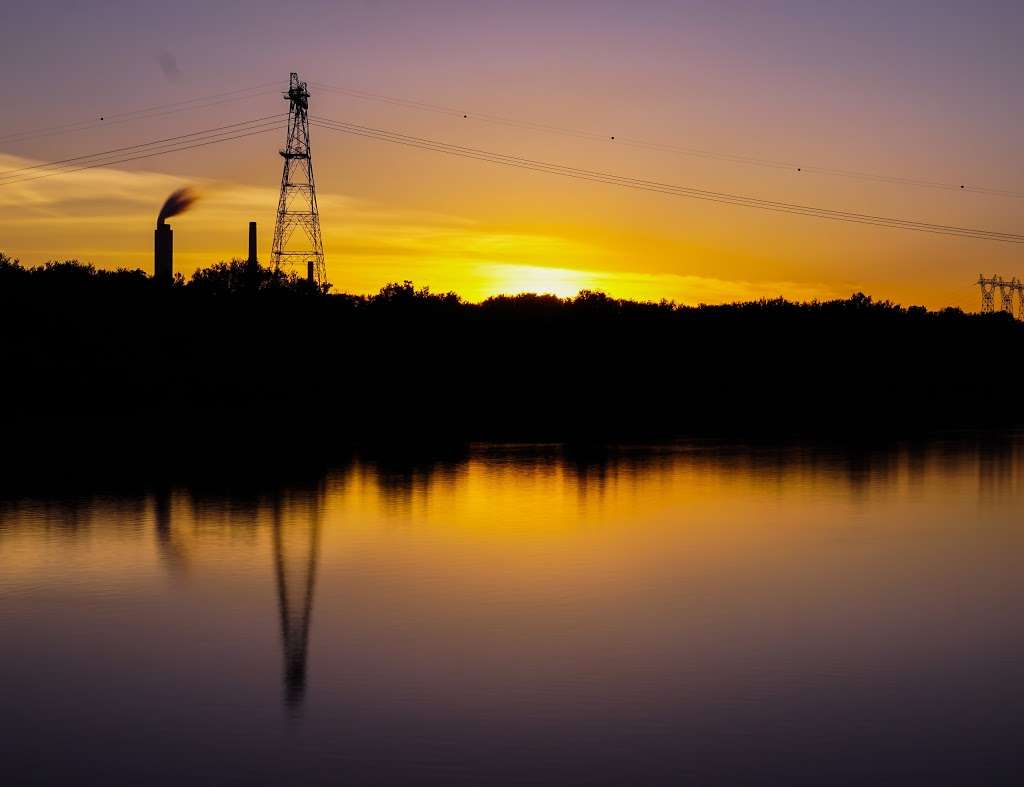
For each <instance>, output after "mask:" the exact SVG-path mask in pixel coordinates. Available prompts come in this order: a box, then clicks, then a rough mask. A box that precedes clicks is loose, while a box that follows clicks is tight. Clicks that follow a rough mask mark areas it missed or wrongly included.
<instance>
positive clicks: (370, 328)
mask: <svg viewBox="0 0 1024 787" xmlns="http://www.w3.org/2000/svg"><path fill="white" fill-rule="evenodd" d="M0 330H2V335H3V341H2V346H0V364H2V367H0V368H2V369H3V370H4V379H5V383H4V394H3V396H4V402H3V409H2V413H3V414H2V416H0V418H2V420H3V423H4V426H5V430H6V432H7V434H9V435H17V434H27V435H29V436H36V437H38V436H39V435H43V434H45V435H51V436H52V441H51V442H50V443H49V445H51V446H53V447H54V450H58V447H59V446H63V445H66V444H67V443H68V442H69V441H72V440H74V439H80V440H82V441H86V442H87V443H88V444H95V443H96V435H98V434H99V435H112V436H113V435H116V436H119V437H120V436H124V435H128V436H130V437H135V438H138V440H139V441H141V442H146V443H147V444H149V445H171V444H173V443H174V441H175V440H179V441H190V442H189V444H190V445H195V444H198V443H196V442H195V441H199V440H201V441H203V442H202V445H203V446H204V448H203V451H204V452H206V456H207V458H210V457H215V456H216V450H217V449H216V446H218V445H220V444H222V443H235V444H237V443H238V442H239V441H243V442H245V443H246V444H252V445H258V444H261V443H262V442H264V441H266V442H271V441H275V445H276V444H277V442H276V441H281V442H282V444H286V445H292V444H293V445H310V444H313V443H316V444H318V445H326V444H340V443H351V442H360V441H364V442H365V441H370V442H373V441H399V442H410V443H414V442H417V441H423V440H425V439H428V438H429V439H431V440H443V441H448V440H450V441H461V440H473V439H497V440H569V441H602V440H616V439H649V438H671V437H675V436H680V435H696V434H731V435H739V436H755V435H758V436H760V435H771V436H779V435H791V434H819V435H842V436H851V435H852V436H861V435H871V434H874V435H895V434H898V433H906V432H911V431H920V430H930V429H938V428H948V427H961V426H964V427H966V426H992V425H998V426H1009V425H1011V424H1014V423H1015V422H1016V408H1015V407H1014V406H1013V399H1012V394H1014V393H1016V391H1017V389H1018V385H1017V382H1016V379H1017V376H1018V374H1017V368H1018V366H1017V364H1016V363H1015V362H1014V359H1015V358H1016V351H1017V348H1018V342H1022V339H1024V325H1022V324H1021V323H1018V322H1017V321H1015V320H1014V319H1012V318H1011V317H1010V316H1009V315H1005V314H994V315H979V314H965V313H963V312H962V311H960V310H959V309H952V308H950V309H944V310H942V311H938V312H933V311H928V310H926V309H924V308H923V307H909V308H904V307H901V306H898V305H895V304H892V303H889V302H877V301H873V300H872V299H871V298H870V297H868V296H865V295H862V294H856V295H854V296H852V297H851V298H849V299H846V300H835V301H826V302H812V303H791V302H788V301H785V300H781V299H779V300H762V301H756V302H750V303H737V304H731V305H723V306H696V307H690V306H679V305H676V304H673V303H669V302H661V303H637V302H633V301H624V300H618V299H614V298H610V297H608V296H606V295H604V294H602V293H599V292H581V293H580V294H579V295H577V296H576V297H575V298H568V299H563V298H557V297H554V296H548V295H517V296H501V297H495V298H490V299H488V300H486V301H484V302H482V303H479V304H472V303H466V302H464V301H463V300H461V299H460V298H459V297H458V296H457V295H455V294H453V293H446V294H435V293H431V292H429V291H428V290H427V289H416V288H414V287H413V285H412V284H410V283H408V282H406V283H403V284H389V285H388V286H386V287H384V288H383V289H382V290H381V291H380V293H378V294H377V295H373V296H353V295H340V294H327V295H325V294H321V293H318V292H316V291H315V290H314V288H313V287H311V285H309V284H308V283H307V282H305V281H304V280H303V279H300V278H297V277H295V276H289V275H282V274H278V273H275V272H273V271H271V270H269V269H267V268H264V267H260V266H255V267H254V266H251V265H248V264H247V263H245V262H238V261H232V262H229V263H220V264H218V265H215V266H212V267H210V268H206V269H203V270H200V271H197V272H196V273H195V274H194V275H193V276H192V277H191V279H190V280H188V281H187V282H185V281H184V280H182V279H180V278H179V279H177V280H176V281H175V283H174V284H173V285H172V286H160V285H159V284H158V283H156V282H154V281H153V280H152V279H151V278H149V277H148V276H146V275H145V274H144V273H143V272H141V271H126V270H122V271H113V272H111V271H103V270H98V269H95V268H93V267H91V266H87V265H82V264H79V263H77V262H60V263H49V264H47V265H45V266H41V267H35V268H26V267H24V266H21V265H20V264H18V263H17V262H15V261H12V260H10V259H9V258H7V257H3V256H2V255H0ZM76 435H77V436H78V437H75V436H76ZM221 438H223V439H221ZM112 440H113V438H112ZM114 442H115V443H117V444H118V445H120V444H121V443H119V442H117V441H114ZM283 450H287V449H283Z"/></svg>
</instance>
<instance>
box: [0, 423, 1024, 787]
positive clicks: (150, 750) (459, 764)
mask: <svg viewBox="0 0 1024 787" xmlns="http://www.w3.org/2000/svg"><path fill="white" fill-rule="evenodd" d="M1022 512H1024V442H1021V441H1019V440H1013V439H1006V440H1002V441H999V442H997V443H995V444H992V443H991V442H990V441H989V442H986V441H981V440H978V439H976V438H964V437H961V438H957V439H947V440H938V441H932V442H930V443H928V444H925V445H913V446H905V445H897V446H894V447H890V448H886V449H884V450H878V451H868V452H864V451H858V452H850V451H844V450H829V449H823V448H813V447H791V448H785V449H778V448H775V449H764V448H759V449H746V448H737V447H723V446H709V445H696V446H676V447H671V448H656V449H631V450H621V451H617V452H615V453H614V454H612V455H605V456H603V457H601V458H597V459H595V458H592V457H590V458H579V457H574V456H571V455H567V454H566V453H565V452H564V451H562V450H560V449H558V448H544V447H540V448H538V447H533V448H498V447H477V448H475V449H473V450H472V451H470V452H469V453H468V454H467V455H466V456H463V457H459V458H457V459H455V460H452V461H447V462H439V463H430V462H421V463H418V464H411V465H393V464H386V463H385V464H382V463H380V462H371V461H366V462H353V463H352V464H349V465H346V466H344V467H339V468H337V469H336V470H333V471H331V472H328V473H326V474H324V475H322V476H318V477H314V478H309V479H305V480H304V481H302V482H299V483H294V484H282V485H279V486H271V485H268V486H263V487H261V488H255V489H254V488H252V487H249V488H244V487H242V488H238V487H236V488H234V489H233V490H232V488H230V487H228V488H225V487H220V486H218V485H217V484H216V483H213V484H203V485H200V486H195V485H191V486H190V485H173V484H167V485H160V484H151V485H149V486H146V487H145V488H141V487H140V488H136V489H131V490H127V491H126V490H123V489H122V490H120V491H117V492H103V493H99V492H90V493H87V494H77V495H64V496H52V495H49V494H48V495H43V494H40V493H34V494H28V493H24V492H19V491H18V490H10V491H8V492H7V493H5V494H4V496H3V498H2V499H0V632H2V637H3V640H2V648H0V699H2V701H0V733H2V734H0V769H2V775H0V782H2V783H3V784H5V785H6V784H10V785H30V784H44V785H56V784H62V785H63V784H85V783H94V784H104V785H122V784H123V785H134V784H175V785H177V784H182V785H185V784H210V785H216V784H245V785H249V784H286V783H291V784H310V785H316V784H352V785H375V784H382V785H391V784H395V785H404V784H445V785H492V784H494V785H505V784H551V785H574V784H609V785H611V784H614V785H626V784H637V785H662V784H664V785H668V784H673V785H676V784H693V785H745V784H766V785H767V784H779V785H791V784H815V785H831V784H871V785H877V784H893V785H907V784H928V785H943V784H949V785H990V784H1020V783H1021V773H1022V770H1024V769H1022V761H1021V760H1022V757H1021V754H1020V751H1021V733H1022V727H1024V722H1022V718H1024V570H1022V562H1024V561H1022V558H1024V523H1022V519H1021V514H1022Z"/></svg>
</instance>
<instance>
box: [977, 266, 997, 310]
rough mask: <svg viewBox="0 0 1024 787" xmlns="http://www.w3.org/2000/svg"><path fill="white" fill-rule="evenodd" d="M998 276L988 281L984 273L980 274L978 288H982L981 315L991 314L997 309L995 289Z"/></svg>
mask: <svg viewBox="0 0 1024 787" xmlns="http://www.w3.org/2000/svg"><path fill="white" fill-rule="evenodd" d="M998 278H999V277H998V276H993V277H992V278H991V279H986V278H985V274H984V273H980V274H978V286H979V287H981V313H982V314H991V313H992V312H994V311H995V310H996V309H995V298H994V297H993V296H994V295H995V289H996V281H997V280H998Z"/></svg>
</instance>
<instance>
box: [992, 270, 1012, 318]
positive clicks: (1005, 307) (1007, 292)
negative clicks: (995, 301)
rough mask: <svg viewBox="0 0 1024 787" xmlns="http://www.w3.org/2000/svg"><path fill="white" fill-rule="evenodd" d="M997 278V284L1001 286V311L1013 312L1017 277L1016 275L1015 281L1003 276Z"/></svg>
mask: <svg viewBox="0 0 1024 787" xmlns="http://www.w3.org/2000/svg"><path fill="white" fill-rule="evenodd" d="M995 278H996V279H997V280H998V281H997V283H996V286H997V287H998V288H999V311H1004V312H1006V313H1007V314H1013V291H1014V290H1015V289H1017V279H1016V277H1014V279H1013V281H1006V280H1005V279H1003V277H1002V276H996V277H995Z"/></svg>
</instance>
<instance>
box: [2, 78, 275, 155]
mask: <svg viewBox="0 0 1024 787" xmlns="http://www.w3.org/2000/svg"><path fill="white" fill-rule="evenodd" d="M277 84H279V83H278V82H277V81H274V82H265V83H262V84H260V85H254V86H252V87H246V88H239V89H238V90H229V91H227V92H225V93H214V94H213V95H209V96H199V97H196V98H190V99H185V100H183V101H175V102H172V103H170V104H157V105H155V106H151V107H145V108H143V109H136V110H130V111H127V112H118V113H115V114H112V115H104V116H103V117H102V118H100V120H96V119H92V120H80V121H77V122H75V123H64V124H61V125H56V126H47V127H42V128H35V129H26V130H23V131H16V132H11V133H9V134H6V135H2V136H0V144H17V143H20V142H26V141H30V140H34V139H39V138H42V137H49V136H54V135H57V134H70V133H74V132H77V131H88V130H90V129H94V128H100V127H105V126H113V125H119V124H121V123H129V122H132V121H135V120H147V119H149V118H156V117H164V116H166V115H172V114H175V113H178V112H186V111H190V110H194V109H206V108H207V107H212V106H219V105H221V104H229V103H232V102H234V101H244V100H246V99H249V98H256V97H258V96H265V95H270V94H271V93H277V92H279V91H277V90H269V91H268V90H263V88H265V87H269V86H271V85H277ZM253 91H259V92H253ZM242 94H247V95H242ZM217 99H220V100H217Z"/></svg>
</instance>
